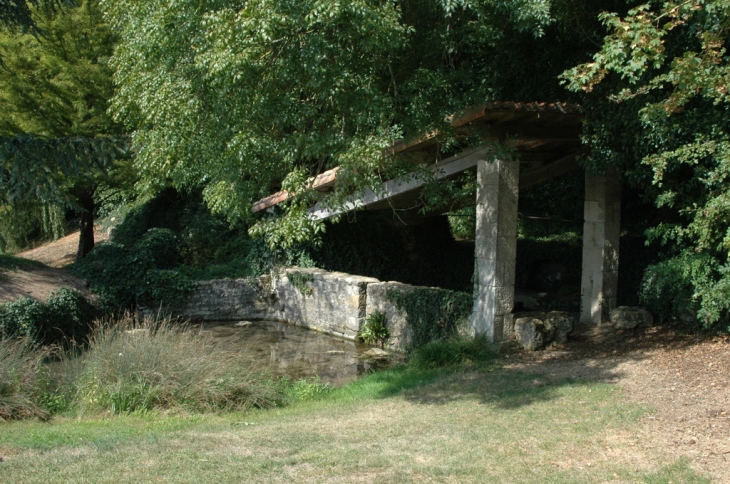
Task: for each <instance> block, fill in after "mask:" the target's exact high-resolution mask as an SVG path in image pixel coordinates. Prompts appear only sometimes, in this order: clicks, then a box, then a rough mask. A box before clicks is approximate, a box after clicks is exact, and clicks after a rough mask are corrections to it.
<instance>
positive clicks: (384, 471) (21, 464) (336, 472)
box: [0, 362, 709, 483]
mask: <svg viewBox="0 0 730 484" xmlns="http://www.w3.org/2000/svg"><path fill="white" fill-rule="evenodd" d="M305 393H307V392H306V391H305ZM314 393H315V394H314V395H310V396H312V398H307V399H300V401H299V403H296V404H292V405H290V406H287V407H277V408H273V409H268V410H260V409H253V410H248V411H245V412H226V413H213V414H198V413H196V414H189V413H185V412H183V411H180V410H176V411H174V412H173V413H169V412H162V413H161V412H155V411H153V412H146V413H138V412H137V413H133V414H127V415H121V416H114V417H109V418H102V419H98V418H96V419H88V418H84V419H81V420H78V419H72V418H69V417H60V418H56V419H54V420H53V421H52V422H51V423H45V424H44V423H40V422H17V423H11V424H3V426H2V432H0V457H3V459H4V462H2V463H1V464H0V465H1V466H2V467H1V468H0V470H2V477H3V480H6V479H7V482H29V483H32V482H48V481H51V482H122V483H124V482H141V481H144V482H196V483H197V482H202V483H205V482H273V483H276V482H458V483H462V482H467V483H468V482H500V483H503V482H504V483H528V482H529V483H536V482H539V483H550V482H555V483H592V482H615V483H623V482H632V483H633V482H641V483H669V482H675V483H676V482H683V483H704V482H709V481H708V480H707V479H705V478H703V477H702V476H698V475H697V474H696V473H695V472H694V471H693V470H692V469H691V467H690V466H689V465H688V463H686V462H684V461H679V462H676V461H671V460H667V459H665V458H664V456H662V455H659V454H656V453H655V451H654V450H652V449H649V448H644V447H643V446H642V445H641V443H640V442H639V443H638V445H636V446H632V447H631V451H630V452H625V451H624V447H627V446H628V442H629V441H632V432H631V428H632V427H633V426H635V425H636V424H637V421H638V419H639V418H640V417H641V416H642V415H644V414H646V413H647V412H650V409H648V408H642V407H639V406H636V405H632V404H627V403H626V402H625V401H624V400H623V398H622V396H621V392H620V390H619V389H618V387H617V386H615V385H610V384H605V383H599V382H592V381H581V380H574V379H553V378H550V377H547V376H544V375H540V374H532V373H528V372H523V371H517V370H512V369H505V368H499V367H498V366H497V365H496V364H494V363H484V362H483V363H481V364H473V363H466V364H463V365H461V366H458V367H456V369H455V368H454V367H450V368H446V369H414V368H413V367H408V366H400V367H397V368H392V369H390V370H387V371H383V372H379V373H375V374H371V375H368V376H367V377H365V378H362V379H361V380H359V381H357V382H355V383H353V384H351V385H348V386H346V387H343V388H338V389H334V390H331V391H322V392H314Z"/></svg>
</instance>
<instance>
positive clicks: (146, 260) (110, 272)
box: [74, 229, 193, 311]
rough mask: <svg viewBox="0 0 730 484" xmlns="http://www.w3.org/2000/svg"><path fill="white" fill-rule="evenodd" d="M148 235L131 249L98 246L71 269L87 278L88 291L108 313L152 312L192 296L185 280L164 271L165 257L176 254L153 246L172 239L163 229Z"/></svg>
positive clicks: (172, 250)
mask: <svg viewBox="0 0 730 484" xmlns="http://www.w3.org/2000/svg"><path fill="white" fill-rule="evenodd" d="M150 232H152V234H151V235H150V237H146V236H145V237H143V238H142V239H141V240H140V241H139V242H138V244H135V245H132V246H131V247H125V246H122V245H119V244H115V243H113V242H109V243H106V244H104V245H101V246H99V247H97V248H95V249H94V250H93V251H91V252H90V253H89V255H88V256H87V257H86V258H85V259H83V260H82V261H80V262H78V263H76V265H75V266H74V271H75V272H76V273H78V274H79V275H80V276H82V277H84V278H86V279H87V280H88V281H89V284H90V286H91V289H92V290H93V291H94V292H96V293H97V294H99V296H100V298H101V299H102V302H103V304H104V306H105V307H106V308H107V310H111V311H119V310H120V309H124V308H130V307H135V306H136V305H144V306H147V307H152V308H155V307H158V306H160V305H163V306H169V305H175V304H179V303H181V302H182V301H183V300H184V299H185V297H187V295H188V294H190V292H192V290H193V285H192V282H190V279H189V278H188V277H187V276H185V275H184V274H182V273H180V272H179V271H176V270H173V269H163V268H164V267H169V266H170V264H169V260H168V259H166V258H164V257H166V256H169V255H170V254H172V255H173V256H174V255H176V254H177V253H176V252H175V250H174V248H171V247H168V246H164V245H156V243H157V242H160V241H164V240H168V241H174V240H176V239H175V237H174V235H172V234H171V233H170V232H169V231H166V230H165V229H151V230H150ZM155 249H156V250H159V251H160V252H155V251H154V250H155ZM173 260H174V259H173Z"/></svg>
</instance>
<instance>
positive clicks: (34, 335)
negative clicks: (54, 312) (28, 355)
mask: <svg viewBox="0 0 730 484" xmlns="http://www.w3.org/2000/svg"><path fill="white" fill-rule="evenodd" d="M48 316H49V315H48V311H47V308H46V306H45V305H44V304H43V303H41V302H39V301H37V300H35V299H33V298H30V297H24V298H22V299H18V300H16V301H12V302H8V303H4V304H0V327H2V332H3V337H5V338H12V337H25V338H28V339H29V340H31V341H38V338H39V337H40V336H41V335H40V333H41V329H42V328H43V327H44V326H46V324H48Z"/></svg>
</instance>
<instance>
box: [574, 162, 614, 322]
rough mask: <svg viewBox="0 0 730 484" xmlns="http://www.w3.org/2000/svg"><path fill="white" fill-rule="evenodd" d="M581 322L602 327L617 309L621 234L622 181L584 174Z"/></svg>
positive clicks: (612, 175) (611, 175)
mask: <svg viewBox="0 0 730 484" xmlns="http://www.w3.org/2000/svg"><path fill="white" fill-rule="evenodd" d="M585 180H586V181H585V204H584V207H583V218H584V224H583V272H582V276H581V315H580V321H581V322H582V323H588V324H601V323H603V322H604V321H608V319H609V318H608V314H609V311H610V310H611V309H613V308H615V307H616V293H617V289H618V249H619V247H618V246H619V235H620V232H621V180H620V177H619V175H618V174H617V173H616V172H613V171H611V172H608V173H607V174H606V175H605V176H594V175H591V174H590V173H588V172H587V171H586V178H585Z"/></svg>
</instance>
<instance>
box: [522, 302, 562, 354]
mask: <svg viewBox="0 0 730 484" xmlns="http://www.w3.org/2000/svg"><path fill="white" fill-rule="evenodd" d="M514 318H515V320H514V321H515V322H514V333H513V334H514V337H515V340H517V342H518V343H519V344H520V346H522V347H523V348H525V349H528V350H533V351H534V350H539V349H542V348H544V347H545V346H547V345H549V344H551V343H553V342H555V343H565V342H566V341H568V335H569V334H570V332H571V331H573V327H574V326H575V318H573V316H571V315H570V313H568V312H565V311H551V312H548V313H546V312H541V311H536V312H523V313H517V314H515V315H514Z"/></svg>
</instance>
